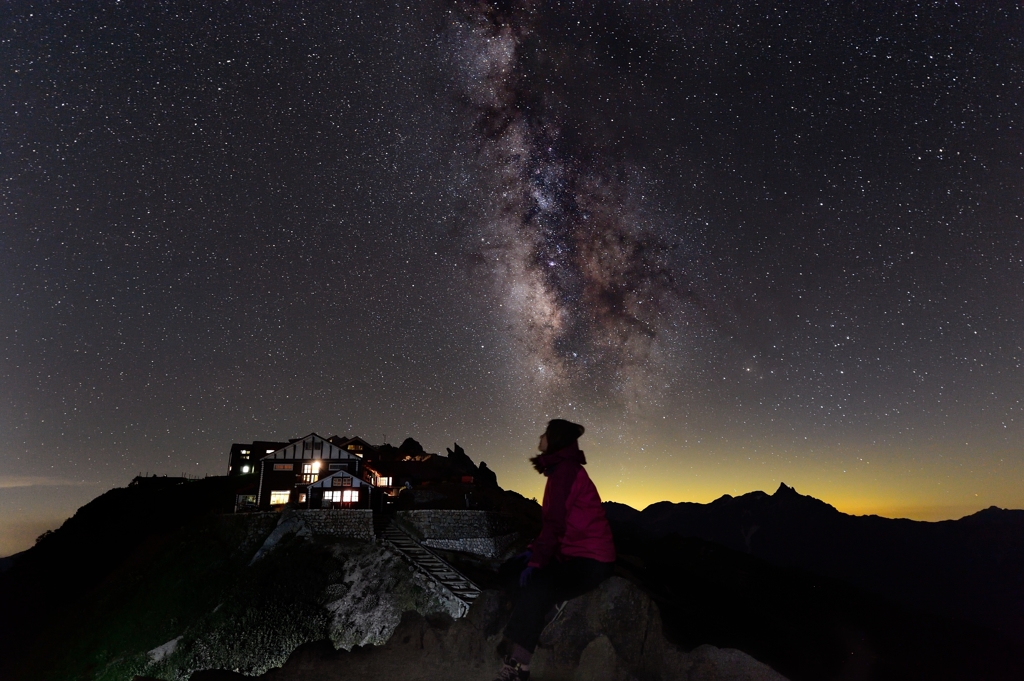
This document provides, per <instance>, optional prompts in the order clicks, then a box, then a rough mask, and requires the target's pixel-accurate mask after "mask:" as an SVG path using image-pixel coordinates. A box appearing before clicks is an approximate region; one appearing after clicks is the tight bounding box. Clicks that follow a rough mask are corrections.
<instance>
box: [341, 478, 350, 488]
mask: <svg viewBox="0 0 1024 681" xmlns="http://www.w3.org/2000/svg"><path fill="white" fill-rule="evenodd" d="M341 486H342V487H351V486H352V478H349V477H343V478H342V479H341Z"/></svg>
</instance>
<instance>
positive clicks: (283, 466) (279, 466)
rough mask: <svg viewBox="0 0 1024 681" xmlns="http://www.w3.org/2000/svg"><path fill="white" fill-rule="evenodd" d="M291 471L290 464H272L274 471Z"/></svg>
mask: <svg viewBox="0 0 1024 681" xmlns="http://www.w3.org/2000/svg"><path fill="white" fill-rule="evenodd" d="M291 469H292V464H290V463H275V464H274V470H275V471H290V470H291Z"/></svg>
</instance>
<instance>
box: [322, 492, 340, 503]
mask: <svg viewBox="0 0 1024 681" xmlns="http://www.w3.org/2000/svg"><path fill="white" fill-rule="evenodd" d="M324 501H341V490H338V491H337V492H331V491H330V490H328V491H327V492H324Z"/></svg>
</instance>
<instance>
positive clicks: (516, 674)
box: [494, 655, 530, 681]
mask: <svg viewBox="0 0 1024 681" xmlns="http://www.w3.org/2000/svg"><path fill="white" fill-rule="evenodd" d="M529 679H530V672H528V671H524V670H523V668H522V666H521V665H520V664H519V662H517V661H516V660H513V659H512V656H511V655H509V656H507V657H506V658H505V664H503V665H501V671H500V672H498V676H497V678H495V679H494V681H529Z"/></svg>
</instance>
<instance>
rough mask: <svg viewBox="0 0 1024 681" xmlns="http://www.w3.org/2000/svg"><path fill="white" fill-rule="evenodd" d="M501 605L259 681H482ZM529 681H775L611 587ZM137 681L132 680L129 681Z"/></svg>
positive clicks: (479, 606) (552, 637) (572, 616)
mask: <svg viewBox="0 0 1024 681" xmlns="http://www.w3.org/2000/svg"><path fill="white" fill-rule="evenodd" d="M509 605H510V604H509V602H508V601H507V600H506V599H505V598H504V597H503V595H502V594H501V593H500V592H498V591H485V592H484V594H483V595H481V597H480V598H479V599H477V601H476V603H474V604H473V607H472V608H471V609H470V612H469V615H468V616H467V617H465V618H463V619H460V620H452V619H451V618H448V617H443V616H441V617H438V616H428V617H424V616H423V615H420V614H419V613H417V612H407V613H406V614H405V616H404V617H403V618H402V621H401V623H400V624H399V626H398V627H397V628H396V629H395V631H394V633H393V635H392V636H391V638H390V639H389V640H388V641H387V643H385V644H384V645H383V646H380V647H363V648H359V649H355V650H353V651H352V652H345V651H339V650H335V648H334V646H333V645H331V644H330V642H326V641H325V642H320V643H316V644H311V645H306V646H302V647H300V648H299V649H297V650H296V651H295V653H294V654H292V656H291V657H290V658H289V659H288V661H287V662H286V663H285V664H284V665H283V666H282V667H281V668H280V669H274V670H271V671H269V672H267V673H266V674H264V675H262V676H260V677H258V678H259V679H260V680H261V681H314V680H316V681H352V680H355V679H369V678H393V679H402V681H434V680H438V681H440V680H441V679H444V680H446V681H492V680H493V679H494V677H495V675H496V672H497V670H498V668H499V667H500V665H501V653H502V637H501V635H500V632H501V628H502V627H503V625H504V621H505V620H506V619H507V617H508V612H509ZM243 678H246V677H244V676H242V675H241V674H237V673H233V672H228V671H216V670H209V671H204V672H199V673H196V674H194V675H193V676H192V679H191V681H240V680H241V679H243ZM531 678H533V679H536V680H537V681H555V680H566V681H569V680H578V681H584V680H586V681H636V680H640V679H642V680H643V681H784V677H782V676H781V675H779V674H778V673H776V672H775V671H773V670H772V669H771V668H770V667H768V666H767V665H764V664H762V663H760V662H758V661H757V660H755V659H753V658H752V657H750V656H749V655H747V654H745V653H743V652H741V651H738V650H732V649H721V648H715V647H713V646H708V645H705V646H700V647H699V648H696V649H695V650H692V651H690V652H685V651H682V650H680V649H678V648H677V647H676V646H674V645H672V644H671V643H669V642H668V641H666V640H665V637H664V636H663V634H662V628H661V616H660V614H659V612H658V608H657V606H656V605H655V604H654V603H653V602H652V601H651V600H650V598H648V597H647V595H646V594H644V593H643V591H642V590H641V589H639V588H638V587H637V586H636V585H634V584H632V583H631V582H629V581H627V580H625V579H622V578H620V577H612V578H611V579H609V580H608V581H607V582H605V583H604V584H603V585H602V586H601V587H600V588H598V589H597V590H595V591H593V592H591V593H590V594H587V595H585V596H583V597H581V598H578V599H575V600H573V601H570V602H569V603H568V604H567V605H566V607H565V608H564V610H563V611H562V612H561V614H560V615H558V616H557V617H556V618H555V619H554V620H553V621H552V622H551V623H550V624H549V625H548V626H547V628H545V630H544V634H543V636H542V637H541V642H540V646H539V647H538V649H537V653H536V654H535V656H534V659H533V668H532V673H531ZM139 681H141V679H140V680H139Z"/></svg>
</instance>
